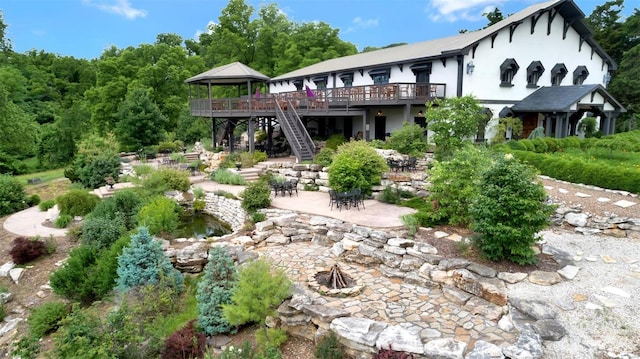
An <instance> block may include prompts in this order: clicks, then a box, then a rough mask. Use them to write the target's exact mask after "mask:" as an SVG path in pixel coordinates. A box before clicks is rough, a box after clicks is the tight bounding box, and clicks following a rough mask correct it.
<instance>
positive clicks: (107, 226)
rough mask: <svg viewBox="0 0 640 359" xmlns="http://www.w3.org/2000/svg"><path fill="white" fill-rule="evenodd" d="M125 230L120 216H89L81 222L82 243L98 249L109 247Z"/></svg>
mask: <svg viewBox="0 0 640 359" xmlns="http://www.w3.org/2000/svg"><path fill="white" fill-rule="evenodd" d="M126 232H127V227H125V225H124V220H123V219H122V216H115V217H114V218H105V217H93V216H90V217H88V218H87V219H85V220H84V223H83V224H82V243H84V244H86V245H88V246H93V247H96V248H97V249H98V250H102V249H105V248H109V247H110V246H111V245H112V244H113V243H114V242H115V241H117V240H118V238H120V237H121V236H122V235H124V234H125V233H126Z"/></svg>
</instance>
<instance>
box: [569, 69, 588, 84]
mask: <svg viewBox="0 0 640 359" xmlns="http://www.w3.org/2000/svg"><path fill="white" fill-rule="evenodd" d="M587 76H589V70H587V67H586V66H584V65H580V66H578V67H576V69H575V70H574V71H573V84H574V85H582V83H583V82H584V80H585V79H586V78H587Z"/></svg>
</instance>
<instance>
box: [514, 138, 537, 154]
mask: <svg viewBox="0 0 640 359" xmlns="http://www.w3.org/2000/svg"><path fill="white" fill-rule="evenodd" d="M518 142H520V144H521V145H523V146H524V148H525V149H526V150H527V151H531V152H535V151H536V146H535V145H534V144H533V142H532V141H531V140H520V141H518Z"/></svg>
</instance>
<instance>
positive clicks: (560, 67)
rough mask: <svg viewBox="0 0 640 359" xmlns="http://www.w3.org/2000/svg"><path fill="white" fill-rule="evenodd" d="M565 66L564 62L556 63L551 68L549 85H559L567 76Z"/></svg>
mask: <svg viewBox="0 0 640 359" xmlns="http://www.w3.org/2000/svg"><path fill="white" fill-rule="evenodd" d="M567 72H568V71H567V67H566V66H564V64H562V63H560V64H556V65H555V66H554V67H553V68H552V69H551V86H560V84H561V83H562V80H563V79H564V77H565V76H567Z"/></svg>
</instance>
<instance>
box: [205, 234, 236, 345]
mask: <svg viewBox="0 0 640 359" xmlns="http://www.w3.org/2000/svg"><path fill="white" fill-rule="evenodd" d="M237 277H238V274H237V271H236V267H235V266H234V264H233V260H232V259H231V257H230V256H229V254H227V252H226V250H225V249H224V248H222V247H216V248H214V249H213V250H211V252H210V253H209V262H208V263H207V265H206V266H205V267H204V275H203V277H202V279H201V280H200V283H198V292H197V294H196V299H197V300H198V311H199V314H198V322H199V323H200V327H202V330H203V331H204V332H205V333H206V334H207V335H217V334H223V333H228V332H230V331H231V330H232V326H231V324H229V322H228V321H227V320H226V318H225V317H224V315H223V313H222V305H223V304H229V303H231V291H232V289H233V287H234V286H235V284H236V281H237Z"/></svg>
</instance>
